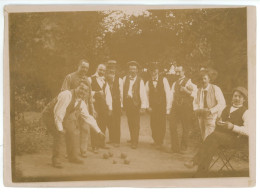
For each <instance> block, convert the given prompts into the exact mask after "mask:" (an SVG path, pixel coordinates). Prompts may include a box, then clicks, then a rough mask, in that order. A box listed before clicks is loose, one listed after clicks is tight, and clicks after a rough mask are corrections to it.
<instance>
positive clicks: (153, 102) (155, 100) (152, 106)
mask: <svg viewBox="0 0 260 194" xmlns="http://www.w3.org/2000/svg"><path fill="white" fill-rule="evenodd" d="M149 68H150V72H151V78H150V79H149V80H148V81H147V82H146V91H147V99H148V107H149V112H150V127H151V130H152V138H153V140H154V145H155V146H156V147H157V148H161V146H162V144H163V139H164V136H165V131H166V112H167V110H166V108H167V107H169V105H168V106H167V103H169V102H170V99H169V98H170V92H171V91H170V86H169V83H168V80H167V78H165V77H163V76H160V75H159V64H158V63H151V64H150V67H149ZM168 112H169V110H168Z"/></svg>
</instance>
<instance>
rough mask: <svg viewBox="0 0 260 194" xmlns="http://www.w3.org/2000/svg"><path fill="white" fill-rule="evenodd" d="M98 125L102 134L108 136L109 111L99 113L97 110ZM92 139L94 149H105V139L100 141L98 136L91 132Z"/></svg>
mask: <svg viewBox="0 0 260 194" xmlns="http://www.w3.org/2000/svg"><path fill="white" fill-rule="evenodd" d="M96 120H97V124H98V127H99V128H100V130H101V131H102V133H104V134H106V129H107V111H105V110H104V111H98V110H97V119H96ZM90 138H91V146H92V148H95V147H103V146H105V139H100V138H99V136H98V134H97V133H96V132H95V131H94V130H91V131H90Z"/></svg>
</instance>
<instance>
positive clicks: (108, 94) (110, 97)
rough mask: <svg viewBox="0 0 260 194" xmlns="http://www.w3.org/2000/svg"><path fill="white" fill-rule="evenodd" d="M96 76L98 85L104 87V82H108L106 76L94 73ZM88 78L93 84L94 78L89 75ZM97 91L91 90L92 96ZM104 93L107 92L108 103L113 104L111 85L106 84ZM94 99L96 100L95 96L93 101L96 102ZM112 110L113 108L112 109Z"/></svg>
mask: <svg viewBox="0 0 260 194" xmlns="http://www.w3.org/2000/svg"><path fill="white" fill-rule="evenodd" d="M94 76H95V77H96V79H97V83H98V85H99V86H100V88H103V87H104V84H105V83H106V82H105V78H104V77H99V76H98V74H94ZM88 79H89V83H90V84H92V79H91V77H89V78H88ZM95 93H96V92H95V91H93V90H92V92H91V95H92V97H93V96H94V95H95ZM104 93H105V98H106V102H107V104H108V105H109V104H111V105H112V95H111V92H110V89H109V87H106V86H105V91H104ZM94 101H95V98H93V102H94ZM110 101H111V103H110ZM111 110H112V109H111Z"/></svg>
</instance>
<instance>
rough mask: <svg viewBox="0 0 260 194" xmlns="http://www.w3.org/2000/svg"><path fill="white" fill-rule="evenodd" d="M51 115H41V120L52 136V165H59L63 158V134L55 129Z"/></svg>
mask: <svg viewBox="0 0 260 194" xmlns="http://www.w3.org/2000/svg"><path fill="white" fill-rule="evenodd" d="M51 116H53V115H48V114H47V115H46V114H43V115H42V120H43V122H44V124H45V125H46V128H47V130H48V132H50V133H51V134H52V136H53V144H52V163H60V162H61V158H62V156H63V153H62V151H63V146H64V142H65V136H64V133H62V132H59V131H58V130H57V129H56V126H55V123H54V118H53V117H51Z"/></svg>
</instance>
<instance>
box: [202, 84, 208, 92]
mask: <svg viewBox="0 0 260 194" xmlns="http://www.w3.org/2000/svg"><path fill="white" fill-rule="evenodd" d="M209 87H210V84H208V86H207V87H206V88H205V89H204V88H202V91H209Z"/></svg>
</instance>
